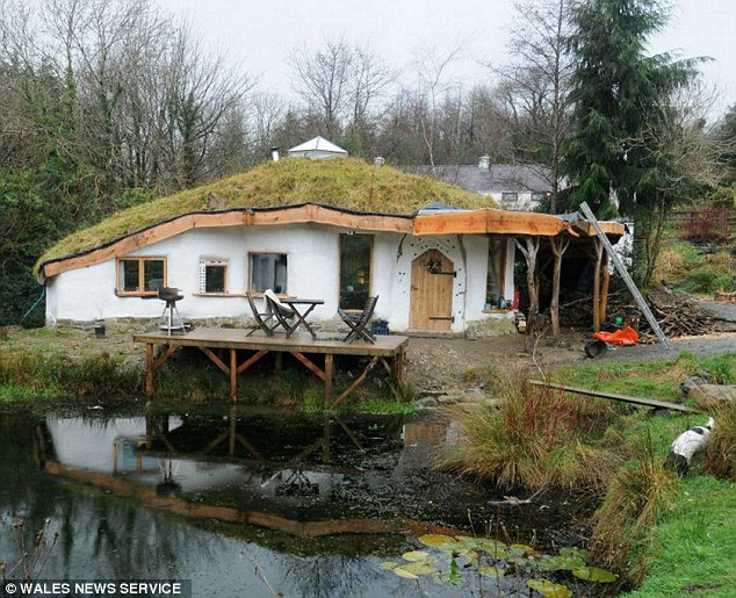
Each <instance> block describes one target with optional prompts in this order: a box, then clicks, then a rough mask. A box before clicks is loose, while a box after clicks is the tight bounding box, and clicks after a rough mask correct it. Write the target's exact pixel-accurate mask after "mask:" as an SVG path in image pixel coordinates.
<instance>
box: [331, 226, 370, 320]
mask: <svg viewBox="0 0 736 598" xmlns="http://www.w3.org/2000/svg"><path fill="white" fill-rule="evenodd" d="M342 235H349V236H352V235H360V236H362V237H370V238H371V257H370V259H369V260H368V261H369V262H370V270H371V271H370V273H369V275H368V296H369V297H371V296H372V294H373V272H374V270H375V267H374V266H375V264H374V263H373V260H374V258H375V251H374V249H375V244H376V235H375V234H373V233H363V232H354V233H352V234H351V233H345V232H340V233H338V234H337V306H338V307H340V291H341V290H342V280H341V278H340V274H341V273H342V251H341V248H342V245H341V243H340V237H341V236H342ZM344 311H346V312H349V313H359V312H361V311H362V309H344Z"/></svg>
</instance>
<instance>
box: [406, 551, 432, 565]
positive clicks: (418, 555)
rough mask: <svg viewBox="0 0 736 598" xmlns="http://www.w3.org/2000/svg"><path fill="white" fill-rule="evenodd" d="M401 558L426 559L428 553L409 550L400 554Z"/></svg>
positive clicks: (414, 560) (409, 559)
mask: <svg viewBox="0 0 736 598" xmlns="http://www.w3.org/2000/svg"><path fill="white" fill-rule="evenodd" d="M401 558H402V559H404V560H405V561H411V562H412V563H413V562H416V561H426V560H428V559H429V553H428V552H424V551H423V550H410V551H409V552H405V553H404V554H402V555H401Z"/></svg>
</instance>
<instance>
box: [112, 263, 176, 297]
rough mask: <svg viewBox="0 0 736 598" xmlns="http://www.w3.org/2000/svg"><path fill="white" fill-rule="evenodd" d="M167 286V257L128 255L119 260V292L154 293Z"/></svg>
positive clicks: (129, 293)
mask: <svg viewBox="0 0 736 598" xmlns="http://www.w3.org/2000/svg"><path fill="white" fill-rule="evenodd" d="M165 286H166V258H163V257H126V258H122V259H119V260H118V280H117V288H116V290H117V292H118V293H119V294H124V295H153V294H155V293H157V292H158V290H159V289H160V288H161V287H165Z"/></svg>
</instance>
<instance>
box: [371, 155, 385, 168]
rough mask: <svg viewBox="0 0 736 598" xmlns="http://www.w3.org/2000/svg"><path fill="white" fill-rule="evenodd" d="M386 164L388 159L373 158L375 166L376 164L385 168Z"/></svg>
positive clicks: (381, 157)
mask: <svg viewBox="0 0 736 598" xmlns="http://www.w3.org/2000/svg"><path fill="white" fill-rule="evenodd" d="M385 163H386V158H384V157H383V156H376V157H375V158H373V164H375V165H376V166H383V165H384V164H385Z"/></svg>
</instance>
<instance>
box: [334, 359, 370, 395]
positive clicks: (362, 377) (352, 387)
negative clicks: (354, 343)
mask: <svg viewBox="0 0 736 598" xmlns="http://www.w3.org/2000/svg"><path fill="white" fill-rule="evenodd" d="M378 360H379V358H378V357H374V358H373V359H371V360H370V362H369V363H368V365H367V366H366V368H365V369H364V370H363V373H362V374H360V376H358V377H357V378H356V379H355V380H353V383H352V384H351V385H350V386H348V387H347V389H346V390H345V391H344V392H343V393H342V394H341V395H340V396H339V397H337V400H336V401H335V402H334V403H333V405H332V406H333V407H339V406H340V404H341V403H342V402H343V401H344V400H345V399H347V398H348V397H349V396H350V395H351V393H352V392H353V391H354V390H355V389H356V388H358V387H359V386H360V385H361V384H363V382H364V381H365V379H366V376H368V373H369V372H370V371H371V370H372V369H373V368H374V367H376V364H377V363H378Z"/></svg>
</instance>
